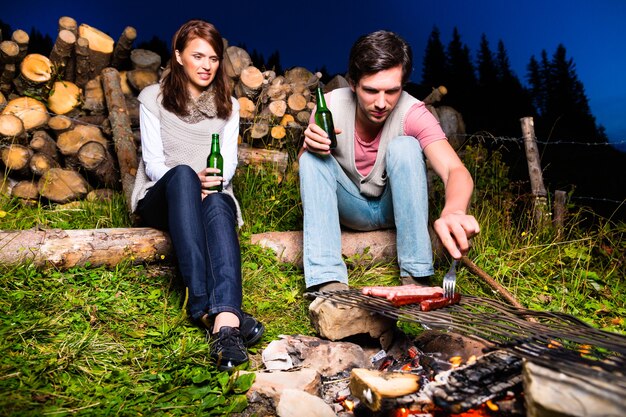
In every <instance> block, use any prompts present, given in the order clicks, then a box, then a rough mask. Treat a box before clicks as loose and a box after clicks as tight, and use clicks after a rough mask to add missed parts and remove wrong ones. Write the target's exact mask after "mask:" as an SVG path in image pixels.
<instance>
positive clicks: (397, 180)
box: [299, 136, 434, 288]
mask: <svg viewBox="0 0 626 417" xmlns="http://www.w3.org/2000/svg"><path fill="white" fill-rule="evenodd" d="M385 157H386V167H387V170H386V172H387V177H388V178H387V186H386V187H385V190H384V192H383V194H382V195H381V196H380V197H377V198H367V197H365V196H363V195H361V194H360V193H359V189H358V187H357V186H356V185H355V184H354V183H353V182H352V181H351V180H350V179H349V178H348V176H347V175H346V174H345V173H344V172H343V170H342V169H341V167H340V166H339V164H338V163H337V161H336V160H335V158H333V157H332V156H319V155H315V154H313V153H311V152H305V153H303V154H302V156H301V157H300V161H299V162H300V164H299V165H300V167H299V172H300V194H301V197H302V206H303V209H304V236H303V239H304V254H303V258H304V259H303V262H304V276H305V281H306V287H307V288H310V287H312V286H314V285H319V284H323V283H325V282H328V281H339V282H344V283H347V282H348V273H347V269H346V265H345V263H344V261H343V259H342V257H341V227H340V224H341V225H344V226H346V227H348V228H350V229H354V230H359V231H369V230H376V229H385V228H391V227H394V226H395V227H396V232H397V252H398V265H399V267H400V275H401V276H412V277H424V276H429V275H432V274H433V273H434V269H433V255H432V248H431V243H430V236H429V234H428V183H427V177H426V163H425V161H424V156H423V154H422V149H421V147H420V145H419V143H418V141H417V140H416V139H415V138H414V137H410V136H400V137H397V138H394V139H393V140H392V141H391V142H390V143H389V146H388V147H387V152H386V155H385Z"/></svg>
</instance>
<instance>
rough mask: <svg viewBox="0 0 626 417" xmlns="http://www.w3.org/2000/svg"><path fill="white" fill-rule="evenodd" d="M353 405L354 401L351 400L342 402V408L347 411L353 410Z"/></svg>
mask: <svg viewBox="0 0 626 417" xmlns="http://www.w3.org/2000/svg"><path fill="white" fill-rule="evenodd" d="M354 405H355V404H354V401H352V400H345V401H344V402H343V408H344V409H346V410H348V411H352V410H354Z"/></svg>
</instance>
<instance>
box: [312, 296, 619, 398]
mask: <svg viewBox="0 0 626 417" xmlns="http://www.w3.org/2000/svg"><path fill="white" fill-rule="evenodd" d="M306 296H307V297H309V298H315V297H322V298H324V299H328V300H331V301H332V302H336V303H340V304H344V305H350V306H354V307H358V308H361V309H364V310H367V311H370V312H372V313H377V314H380V315H383V316H385V317H389V318H392V319H395V320H401V321H406V322H412V323H417V324H420V325H422V326H423V327H425V328H429V329H437V330H453V331H455V332H457V333H461V334H463V335H465V336H467V337H471V338H475V339H479V340H483V341H487V342H490V343H492V344H494V345H495V347H496V348H499V349H504V350H507V351H509V352H511V353H513V354H516V355H519V356H520V357H523V358H526V359H528V360H530V361H532V362H534V363H537V364H539V365H542V366H545V367H547V368H550V369H554V370H556V371H559V372H564V373H567V374H569V375H571V376H573V377H577V378H580V377H585V376H587V375H589V376H592V375H593V376H595V377H596V378H598V379H600V380H603V381H610V382H612V383H614V384H615V385H616V387H620V388H621V389H626V376H625V375H624V371H625V370H626V336H622V335H619V334H616V333H610V332H605V331H602V330H598V329H595V328H593V327H591V326H589V325H588V324H586V323H584V322H583V321H581V320H578V319H576V318H575V317H572V316H570V315H568V314H563V313H555V312H541V311H533V310H527V309H520V308H517V307H512V306H510V305H507V304H503V303H501V302H499V301H496V300H491V299H487V298H481V297H475V296H469V295H463V296H462V297H461V302H460V303H459V304H458V305H453V306H450V307H446V308H443V309H440V310H434V311H428V312H425V311H421V310H420V309H419V304H414V305H407V306H403V307H394V306H393V305H392V304H391V303H390V302H389V301H387V300H386V299H384V298H380V297H372V296H368V295H363V294H362V293H361V291H360V290H359V289H349V290H346V291H337V292H329V293H324V292H312V293H307V294H306Z"/></svg>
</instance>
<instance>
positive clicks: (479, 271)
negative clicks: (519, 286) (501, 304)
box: [461, 256, 524, 308]
mask: <svg viewBox="0 0 626 417" xmlns="http://www.w3.org/2000/svg"><path fill="white" fill-rule="evenodd" d="M461 263H462V264H463V265H464V266H465V267H466V268H467V269H469V270H470V272H471V273H472V274H474V275H476V276H477V277H479V278H481V279H483V280H484V281H485V282H486V283H487V284H488V285H489V286H490V287H491V288H493V289H494V290H495V291H496V292H497V293H498V294H500V295H501V296H502V297H503V298H504V299H505V300H507V301H508V302H509V303H511V305H513V306H515V307H518V308H524V306H523V305H521V304H520V302H519V301H517V299H516V298H515V297H514V296H513V294H511V293H510V292H509V291H508V290H507V289H506V288H504V287H503V286H502V285H500V284H499V283H498V282H497V281H496V280H495V279H493V278H492V277H491V276H490V275H489V274H488V273H486V272H485V271H483V270H482V269H480V268H479V267H478V266H477V265H476V264H475V263H474V262H472V261H471V260H470V259H469V258H468V257H467V256H463V258H461Z"/></svg>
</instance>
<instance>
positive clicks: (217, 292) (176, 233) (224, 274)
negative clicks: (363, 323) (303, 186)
mask: <svg viewBox="0 0 626 417" xmlns="http://www.w3.org/2000/svg"><path fill="white" fill-rule="evenodd" d="M200 196H201V191H200V181H199V179H198V174H196V173H195V172H194V171H193V169H191V168H190V167H189V166H186V165H179V166H176V167H174V168H172V169H170V170H169V171H167V173H165V175H163V177H161V179H160V180H159V181H157V183H156V184H155V185H154V186H153V187H152V188H150V189H149V190H148V193H147V194H146V196H145V197H144V198H142V199H141V201H139V204H138V208H137V212H138V214H139V215H140V216H141V218H142V221H143V222H144V223H145V225H147V226H150V227H154V228H157V229H160V230H164V231H167V232H169V235H170V238H171V240H172V245H173V246H174V250H175V252H176V258H177V260H178V267H179V269H180V272H181V275H182V277H183V280H184V282H185V286H186V287H187V289H188V290H189V300H188V303H187V308H188V311H189V315H190V316H191V319H192V320H194V321H197V320H198V319H199V318H201V317H202V316H203V315H204V314H207V313H208V314H209V315H210V316H214V315H216V314H218V313H221V312H231V313H234V314H236V315H237V316H238V317H239V319H240V320H241V291H242V289H241V252H240V249H239V238H238V236H237V229H236V225H237V210H236V208H235V203H234V202H233V200H232V198H231V197H230V196H228V195H226V194H222V193H213V194H209V195H208V196H207V197H206V198H205V199H204V200H201V197H200Z"/></svg>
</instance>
